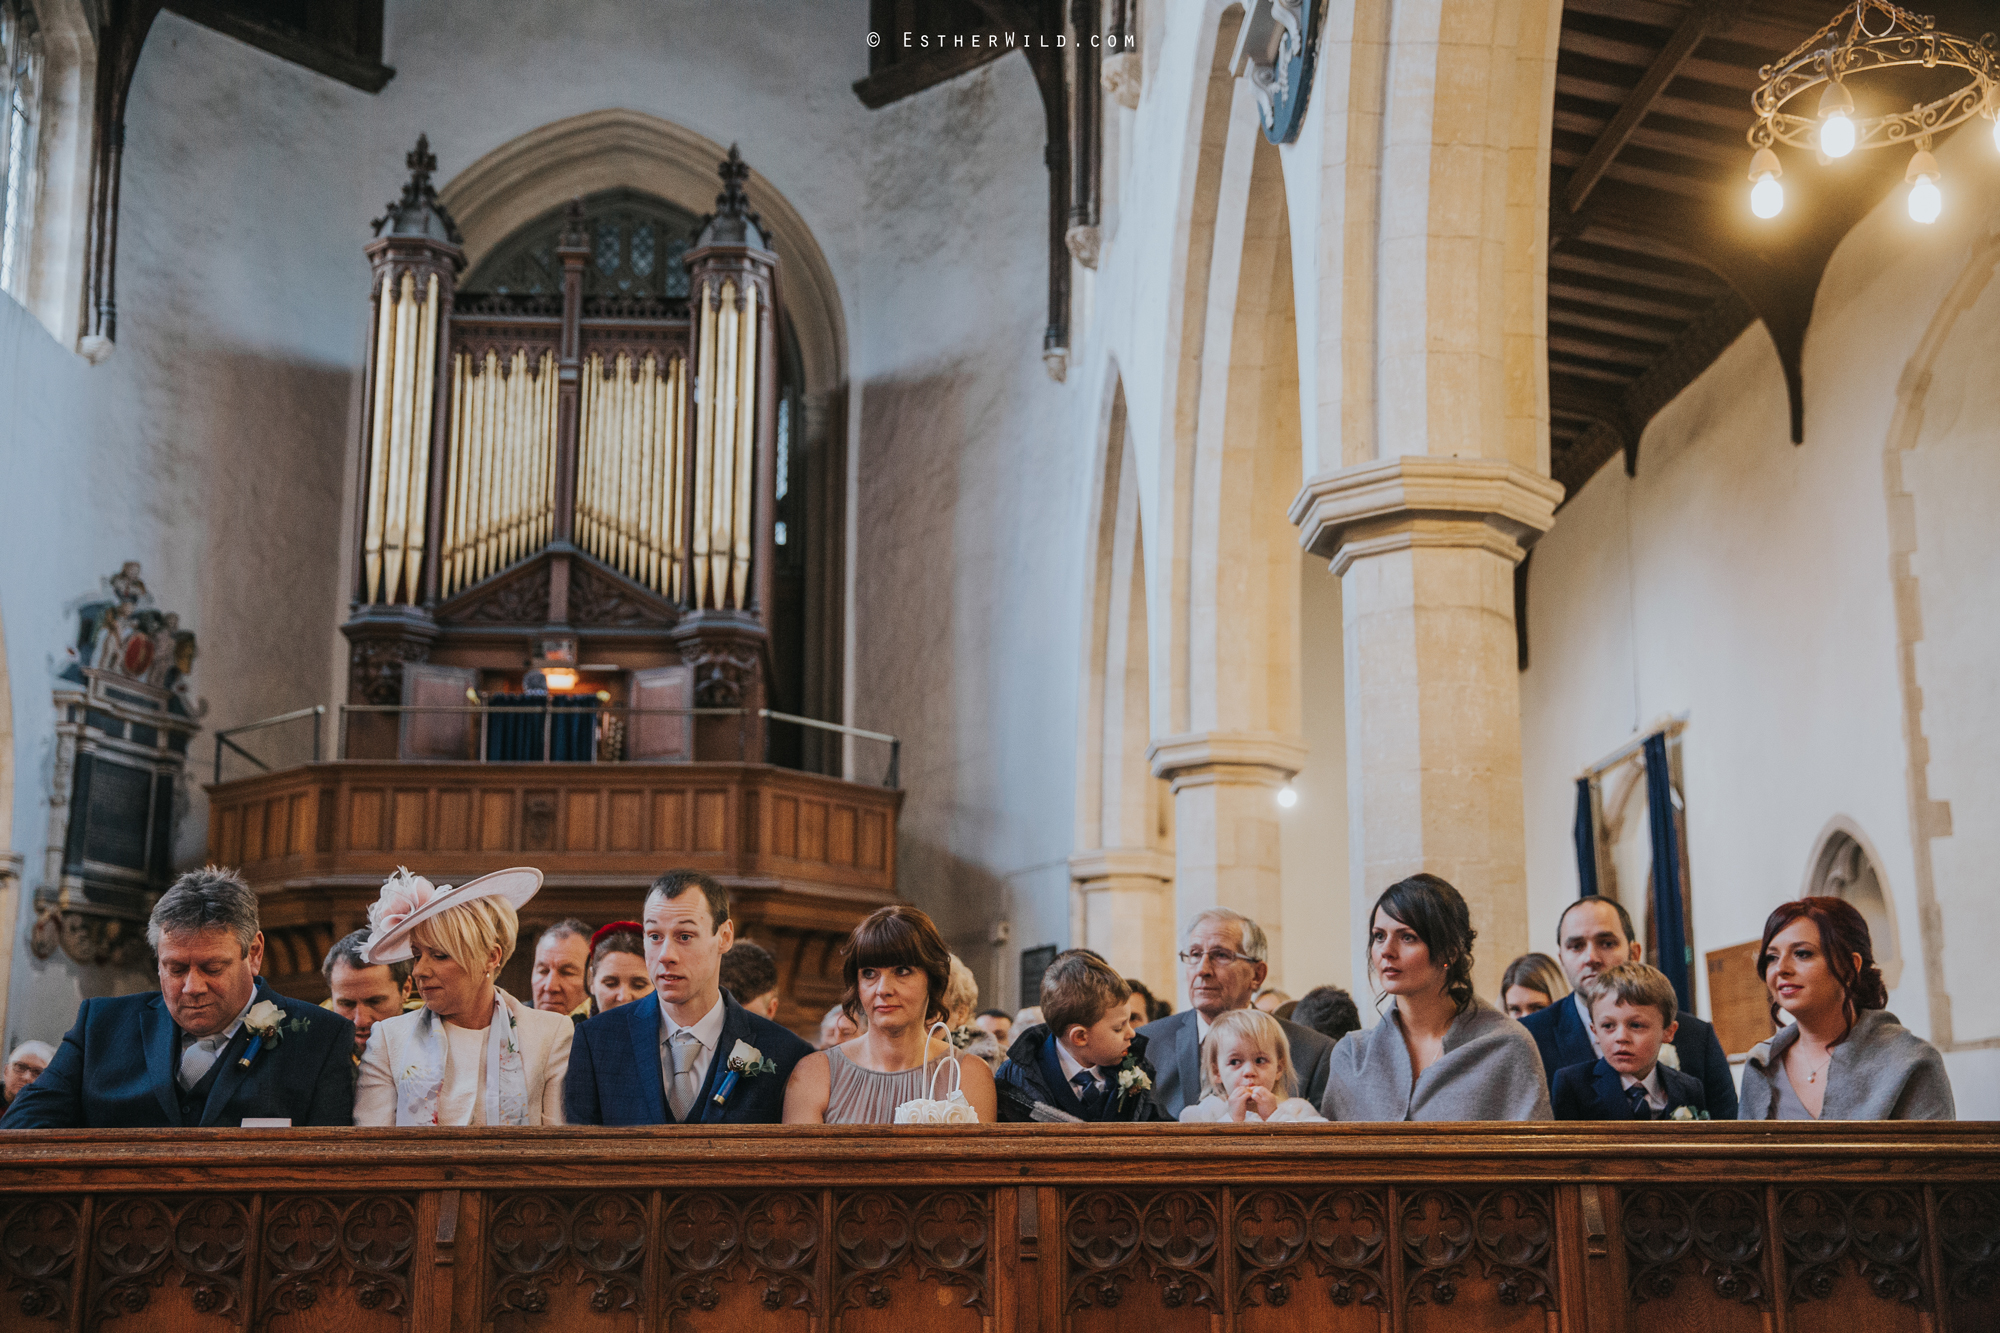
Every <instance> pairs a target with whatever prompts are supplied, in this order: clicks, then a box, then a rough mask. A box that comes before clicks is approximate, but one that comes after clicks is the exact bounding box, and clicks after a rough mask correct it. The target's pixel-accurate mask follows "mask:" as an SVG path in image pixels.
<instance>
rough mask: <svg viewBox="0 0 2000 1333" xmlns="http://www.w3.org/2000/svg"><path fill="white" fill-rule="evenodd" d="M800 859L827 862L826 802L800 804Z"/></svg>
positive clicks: (804, 802)
mask: <svg viewBox="0 0 2000 1333" xmlns="http://www.w3.org/2000/svg"><path fill="white" fill-rule="evenodd" d="M798 858H799V860H801V861H824V860H826V802H825V801H800V802H799V842H798Z"/></svg>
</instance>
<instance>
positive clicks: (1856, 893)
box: [1806, 819, 1903, 988]
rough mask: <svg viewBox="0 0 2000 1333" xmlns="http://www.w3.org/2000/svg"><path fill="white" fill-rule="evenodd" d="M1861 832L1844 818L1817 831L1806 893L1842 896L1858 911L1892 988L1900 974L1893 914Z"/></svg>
mask: <svg viewBox="0 0 2000 1333" xmlns="http://www.w3.org/2000/svg"><path fill="white" fill-rule="evenodd" d="M1860 834H1861V831H1860V830H1859V829H1858V828H1853V827H1852V826H1851V825H1849V823H1848V821H1846V820H1844V819H1836V820H1834V821H1833V823H1832V824H1830V825H1828V827H1827V829H1826V831H1825V832H1824V833H1822V834H1820V840H1819V850H1818V852H1817V853H1816V854H1815V855H1814V857H1813V860H1812V871H1811V873H1810V874H1809V875H1807V877H1806V893H1807V894H1809V895H1814V896H1818V897H1826V898H1840V899H1843V900H1845V901H1846V902H1848V903H1850V904H1851V905H1852V906H1853V907H1854V910H1856V911H1857V912H1859V913H1861V916H1862V919H1863V920H1865V921H1867V923H1868V936H1869V939H1870V941H1871V942H1872V943H1873V944H1874V946H1875V962H1876V964H1877V965H1878V966H1879V967H1880V968H1881V969H1882V981H1883V983H1884V984H1885V985H1888V986H1890V987H1892V988H1893V987H1894V986H1895V985H1896V984H1897V982H1899V981H1900V980H1902V975H1903V954H1902V949H1901V947H1900V946H1899V944H1898V942H1897V936H1896V913H1895V910H1894V909H1893V908H1892V907H1891V906H1890V905H1889V894H1888V890H1887V889H1886V888H1885V887H1884V883H1883V879H1882V874H1881V872H1880V870H1878V869H1877V867H1876V865H1875V858H1874V857H1873V856H1871V855H1869V852H1868V848H1867V846H1866V845H1865V843H1864V842H1863V841H1862V838H1861V836H1860Z"/></svg>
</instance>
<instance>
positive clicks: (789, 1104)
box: [785, 903, 997, 1125]
mask: <svg viewBox="0 0 2000 1333" xmlns="http://www.w3.org/2000/svg"><path fill="white" fill-rule="evenodd" d="M844 953H845V957H844V958H843V960H842V962H841V975H842V977H843V978H844V979H845V980H846V982H847V994H846V996H845V998H844V999H843V1000H842V1001H841V1004H842V1007H843V1008H844V1009H845V1010H846V1011H847V1012H848V1013H849V1014H850V1015H853V1016H854V1017H856V1018H857V1020H861V1021H865V1022H866V1024H867V1026H866V1028H865V1029H864V1030H863V1031H862V1033H861V1035H860V1036H858V1037H854V1038H852V1039H851V1040H849V1041H846V1042H842V1043H841V1044H839V1045H836V1046H829V1047H827V1048H826V1049H825V1050H824V1051H817V1052H815V1053H813V1054H812V1055H808V1056H807V1057H805V1058H804V1059H803V1060H801V1061H799V1063H798V1067H797V1068H795V1069H794V1070H793V1071H792V1077H791V1081H790V1082H789V1083H788V1084H786V1086H785V1123H786V1124H802V1125H822V1124H824V1125H888V1124H893V1123H895V1119H896V1108H897V1107H898V1106H901V1105H902V1104H903V1103H904V1102H909V1101H921V1100H924V1099H927V1098H929V1097H931V1096H932V1095H933V1094H932V1092H931V1090H930V1082H931V1075H932V1074H933V1073H935V1071H936V1070H937V1069H938V1068H939V1065H940V1062H942V1061H945V1060H952V1061H956V1062H957V1064H958V1079H957V1082H958V1085H959V1086H960V1087H961V1088H962V1090H963V1091H964V1093H965V1099H966V1101H967V1102H969V1103H971V1105H972V1108H973V1110H974V1111H976V1112H977V1113H978V1115H979V1119H980V1122H981V1123H983V1124H988V1125H990V1124H993V1123H994V1121H995V1120H996V1118H997V1107H996V1101H995V1097H994V1092H993V1071H992V1069H991V1068H989V1067H988V1066H987V1064H986V1062H985V1061H984V1060H981V1059H980V1058H979V1057H978V1056H976V1055H968V1054H966V1053H964V1052H962V1051H958V1050H955V1049H954V1048H953V1047H952V1045H951V1043H950V1042H949V1041H946V1040H944V1039H943V1038H937V1039H933V1038H932V1037H931V1036H930V1029H931V1025H932V1024H933V1023H937V1022H941V1021H943V1020H944V1017H945V993H946V990H947V989H948V987H949V986H950V984H951V952H950V950H948V949H946V948H945V946H944V939H943V937H942V936H940V935H939V934H938V929H937V927H936V926H935V925H933V924H931V919H930V918H929V917H928V916H925V915H924V914H923V913H922V912H920V911H918V910H917V909H916V908H914V907H911V906H908V905H907V904H904V903H894V904H891V905H890V906H888V907H882V908H878V909H876V910H875V911H874V912H872V913H870V914H869V915H868V918H867V919H866V920H864V921H863V922H862V923H861V924H860V925H858V926H856V927H855V928H854V933H853V934H852V935H850V936H849V937H848V940H847V947H846V949H845V951H844ZM938 1081H939V1082H940V1083H941V1084H943V1085H944V1086H946V1087H949V1086H950V1085H951V1083H952V1080H951V1079H950V1078H949V1076H945V1077H941V1078H940V1079H939V1080H938Z"/></svg>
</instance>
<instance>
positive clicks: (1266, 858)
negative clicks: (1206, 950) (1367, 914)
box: [1147, 731, 1306, 999]
mask: <svg viewBox="0 0 2000 1333" xmlns="http://www.w3.org/2000/svg"><path fill="white" fill-rule="evenodd" d="M1305 757H1306V749H1305V745H1304V743H1303V742H1302V741H1300V740H1299V738H1298V737H1296V736H1281V735H1278V734H1276V733H1273V732H1248V731H1204V732H1195V733H1192V734H1189V735H1183V736H1170V737H1167V738H1166V739H1165V740H1161V741H1157V742H1155V743H1154V744H1153V746H1152V748H1151V749H1150V750H1148V751H1147V758H1148V759H1149V760H1151V762H1152V765H1153V772H1154V773H1156V774H1158V775H1159V776H1160V777H1163V778H1165V779H1167V780H1168V782H1169V783H1171V784H1172V787H1173V794H1174V924H1173V930H1174V935H1175V938H1176V939H1178V938H1179V935H1180V932H1181V930H1182V929H1183V928H1184V927H1185V926H1186V924H1187V921H1188V918H1189V917H1191V916H1193V915H1194V914H1195V913H1196V912H1199V911H1200V910H1202V909H1203V908H1204V907H1229V908H1234V909H1235V910H1236V911H1239V912H1241V913H1243V914H1244V915H1245V916H1248V917H1253V918H1255V919H1256V921H1257V923H1258V924H1259V925H1261V926H1263V927H1264V930H1265V933H1266V934H1267V935H1268V936H1269V937H1270V945H1271V957H1272V958H1273V959H1276V958H1277V957H1279V955H1280V953H1281V950H1280V947H1279V941H1280V938H1281V937H1282V935H1283V933H1284V926H1283V909H1284V902H1283V898H1282V897H1281V894H1280V876H1281V870H1282V867H1281V858H1280V855H1279V851H1280V841H1279V839H1280V830H1279V827H1278V790H1279V788H1281V787H1283V786H1284V785H1285V784H1286V783H1288V782H1290V781H1291V780H1292V777H1293V775H1294V774H1296V773H1297V772H1298V771H1299V769H1300V768H1301V767H1302V766H1303V765H1304V763H1305ZM1183 999H1185V997H1183Z"/></svg>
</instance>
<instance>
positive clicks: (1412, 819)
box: [1292, 455, 1562, 995]
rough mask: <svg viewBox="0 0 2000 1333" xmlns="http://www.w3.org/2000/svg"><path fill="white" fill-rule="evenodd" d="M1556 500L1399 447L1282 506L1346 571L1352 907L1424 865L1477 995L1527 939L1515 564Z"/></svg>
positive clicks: (1506, 468) (1520, 473)
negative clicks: (1464, 953) (1460, 940)
mask: <svg viewBox="0 0 2000 1333" xmlns="http://www.w3.org/2000/svg"><path fill="white" fill-rule="evenodd" d="M1561 498H1562V487H1561V486H1560V485H1559V484H1558V483H1556V482H1554V481H1551V480H1550V479H1549V478H1547V477H1544V476H1540V475H1538V474H1536V473H1534V472H1531V471H1529V470H1528V469H1526V468H1523V467H1520V466H1518V465H1516V464H1512V463H1505V462H1499V461H1496V460H1488V459H1475V458H1436V457H1430V456H1425V455H1405V456H1402V457H1397V458H1390V459H1383V460H1381V461H1379V462H1375V463H1368V464H1363V465H1362V466H1359V467H1353V468H1346V469H1343V470H1341V471H1339V472H1335V473H1330V474H1326V475H1323V476H1320V477H1315V478H1314V479H1313V480H1311V481H1309V482H1307V483H1306V486H1305V489H1304V490H1303V491H1302V492H1301V493H1300V496H1299V498H1298V501H1297V502H1296V503H1295V504H1294V505H1293V507H1292V520H1293V521H1294V522H1295V523H1297V524H1299V526H1300V529H1301V532H1302V535H1303V539H1304V541H1305V543H1306V545H1307V546H1308V547H1309V548H1310V549H1311V550H1312V551H1313V552H1314V553H1315V554H1318V555H1323V556H1325V557H1326V558H1328V559H1329V560H1331V561H1332V564H1333V572H1334V573H1335V575H1337V576H1338V577H1339V578H1340V580H1341V605H1342V636H1343V644H1344V655H1345V659H1346V678H1347V763H1348V773H1349V783H1348V791H1349V793H1350V794H1349V807H1350V808H1349V815H1348V846H1349V867H1350V882H1351V884H1352V885H1353V886H1354V893H1353V901H1354V904H1355V907H1354V910H1355V912H1356V913H1357V915H1360V914H1365V913H1366V912H1367V910H1368V906H1369V904H1370V903H1372V901H1373V900H1374V898H1375V897H1376V895H1378V894H1379V893H1380V892H1381V891H1382V890H1383V889H1385V888H1387V887H1388V886H1389V885H1390V884H1393V883H1394V882H1395V881H1397V880H1398V879H1401V878H1403V877H1404V876H1406V875H1411V874H1414V873H1416V872H1417V871H1420V870H1426V871H1429V872H1431V873H1432V874H1435V875H1441V876H1443V877H1444V878H1445V879H1448V880H1450V881H1451V882H1452V883H1453V884H1454V885H1456V886H1457V887H1458V889H1459V891H1460V892H1462V893H1463V894H1464V895H1465V898H1466V901H1467V903H1468V904H1469V905H1470V907H1471V909H1472V920H1473V924H1474V926H1475V927H1476V928H1477V929H1478V930H1479V933H1480V938H1479V942H1478V945H1477V948H1476V949H1475V954H1474V957H1475V968H1474V974H1475V977H1476V979H1477V981H1478V985H1479V993H1480V994H1482V995H1493V994H1496V993H1497V987H1498V986H1499V981H1500V973H1501V971H1502V970H1503V969H1504V968H1505V967H1506V965H1507V963H1508V962H1509V960H1511V959H1513V958H1514V957H1516V956H1518V955H1519V954H1521V953H1523V952H1525V951H1526V950H1527V948H1528V928H1527V911H1526V904H1527V851H1526V846H1525V842H1524V829H1523V820H1524V816H1523V813H1522V807H1521V702H1520V686H1519V673H1518V669H1517V650H1516V645H1515V637H1514V566H1515V564H1516V563H1518V562H1519V561H1520V559H1521V557H1522V556H1523V555H1524V554H1525V548H1526V546H1527V544H1528V543H1530V542H1532V541H1533V540H1534V539H1535V537H1537V536H1539V535H1540V534H1541V533H1542V532H1544V531H1546V530H1547V529H1548V527H1549V525H1550V524H1551V523H1553V522H1554V517H1555V506H1556V502H1557V501H1558V500H1560V499H1561ZM1355 924H1356V932H1357V933H1356V941H1357V944H1356V947H1357V950H1359V949H1361V948H1365V942H1366V940H1367V930H1366V925H1367V923H1366V922H1365V921H1360V920H1357V921H1356V923H1355Z"/></svg>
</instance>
